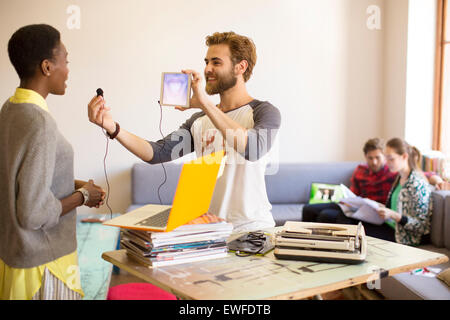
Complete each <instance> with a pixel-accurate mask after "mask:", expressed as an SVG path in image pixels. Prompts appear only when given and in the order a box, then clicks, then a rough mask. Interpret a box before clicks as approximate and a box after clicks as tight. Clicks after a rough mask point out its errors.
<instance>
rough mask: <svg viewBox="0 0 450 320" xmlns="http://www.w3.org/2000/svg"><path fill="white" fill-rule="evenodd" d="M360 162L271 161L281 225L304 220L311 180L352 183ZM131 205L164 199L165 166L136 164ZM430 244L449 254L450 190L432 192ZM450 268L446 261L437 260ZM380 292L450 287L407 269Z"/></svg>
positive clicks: (390, 294)
mask: <svg viewBox="0 0 450 320" xmlns="http://www.w3.org/2000/svg"><path fill="white" fill-rule="evenodd" d="M358 164H359V162H324V163H280V164H277V165H272V167H270V170H268V172H271V173H272V172H273V173H274V174H269V175H266V177H265V179H266V188H267V195H268V198H269V201H270V203H271V204H272V215H273V218H274V220H275V223H276V225H277V226H280V225H283V224H284V223H285V221H288V220H290V221H301V219H302V207H303V206H304V205H305V204H306V203H307V202H308V200H309V192H310V186H311V183H312V182H322V183H332V184H339V183H343V184H345V185H347V186H350V178H351V175H352V173H353V171H354V170H355V168H356V166H357V165H358ZM181 166H182V164H180V163H174V162H170V163H165V164H164V167H165V169H166V172H167V181H166V183H164V185H163V186H162V187H161V189H160V197H161V201H162V203H163V204H171V203H172V199H173V197H174V194H175V189H176V185H177V181H178V176H179V174H180V171H181ZM131 180H132V204H131V206H130V207H129V208H128V211H130V210H133V209H135V208H138V207H140V206H142V205H145V204H148V203H160V201H159V197H158V187H159V186H160V185H161V183H162V182H163V180H164V172H163V168H162V166H161V165H148V164H145V163H136V164H135V165H134V166H133V168H132V175H131ZM432 201H433V217H432V223H431V244H430V245H426V246H423V249H426V250H431V251H436V252H440V253H444V254H446V255H447V256H449V257H450V191H433V192H432ZM436 267H439V268H441V269H443V270H444V269H446V268H449V267H450V263H449V262H447V263H446V264H443V265H438V266H436ZM379 292H380V293H381V294H382V295H383V296H385V297H386V298H388V299H450V288H449V287H448V286H447V285H446V284H445V283H444V282H442V281H440V280H439V279H436V278H426V277H421V276H416V275H410V274H409V273H402V274H399V275H395V276H392V277H388V278H384V279H382V281H381V289H380V290H379Z"/></svg>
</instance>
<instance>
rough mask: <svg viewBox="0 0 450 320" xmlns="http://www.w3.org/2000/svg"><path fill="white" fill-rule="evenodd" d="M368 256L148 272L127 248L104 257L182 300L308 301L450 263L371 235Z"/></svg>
mask: <svg viewBox="0 0 450 320" xmlns="http://www.w3.org/2000/svg"><path fill="white" fill-rule="evenodd" d="M367 239H368V254H367V259H366V261H365V262H364V263H362V264H359V265H347V264H329V263H318V262H306V261H290V260H279V259H276V258H275V257H274V255H273V251H272V252H270V253H268V254H267V255H266V256H264V257H258V256H249V257H238V256H236V255H235V254H234V253H229V254H228V257H226V258H221V259H214V260H209V261H200V262H195V263H186V264H180V265H174V266H167V267H159V268H148V267H146V266H143V265H141V264H139V263H137V262H135V261H134V260H133V259H131V258H129V257H128V256H127V254H126V252H125V250H117V251H110V252H105V253H103V255H102V258H103V259H105V260H106V261H109V262H111V263H112V264H114V265H116V266H117V267H119V268H121V269H123V270H126V271H127V272H129V273H131V274H133V275H135V276H137V277H139V278H141V279H143V280H145V281H147V282H150V283H152V284H154V285H156V286H158V287H160V288H162V289H164V290H166V291H168V292H171V293H173V294H175V295H176V296H178V297H179V298H181V299H198V300H212V299H220V300H234V299H239V300H241V299H244V300H248V299H302V298H307V297H311V296H314V295H319V294H322V293H326V292H330V291H334V290H338V289H343V288H347V287H351V286H355V285H358V284H363V283H367V284H368V287H371V286H372V288H376V286H377V281H379V279H380V276H381V277H384V276H392V275H394V274H397V273H402V272H408V271H411V270H413V269H416V268H422V267H426V266H431V265H435V264H440V263H444V262H446V261H448V257H447V256H446V255H443V254H439V253H434V252H431V251H426V250H422V249H418V248H414V247H409V246H405V245H400V244H397V243H393V242H388V241H384V240H380V239H376V238H371V237H367Z"/></svg>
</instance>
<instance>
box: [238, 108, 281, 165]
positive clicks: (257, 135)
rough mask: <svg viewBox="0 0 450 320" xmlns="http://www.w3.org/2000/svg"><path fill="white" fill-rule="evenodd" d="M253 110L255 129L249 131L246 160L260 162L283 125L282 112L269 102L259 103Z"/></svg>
mask: <svg viewBox="0 0 450 320" xmlns="http://www.w3.org/2000/svg"><path fill="white" fill-rule="evenodd" d="M251 106H252V108H253V122H254V126H253V128H251V129H249V130H247V145H246V147H245V155H244V157H245V159H246V160H249V161H256V160H259V159H260V158H261V157H262V156H264V155H265V154H266V153H267V152H269V151H270V149H271V148H272V145H273V143H274V142H275V138H276V135H277V133H278V129H279V128H280V124H281V114H280V111H279V110H278V109H277V108H275V107H274V106H273V105H272V104H270V103H269V102H267V101H266V102H259V101H258V102H257V104H256V105H251Z"/></svg>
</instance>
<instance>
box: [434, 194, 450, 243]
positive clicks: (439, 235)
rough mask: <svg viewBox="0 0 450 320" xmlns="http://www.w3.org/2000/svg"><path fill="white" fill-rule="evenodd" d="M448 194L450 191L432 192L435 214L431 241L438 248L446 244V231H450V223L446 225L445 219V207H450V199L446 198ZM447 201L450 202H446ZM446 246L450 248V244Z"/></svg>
mask: <svg viewBox="0 0 450 320" xmlns="http://www.w3.org/2000/svg"><path fill="white" fill-rule="evenodd" d="M448 195H450V191H442V190H440V191H433V192H432V193H431V201H432V206H433V214H432V216H431V230H432V232H431V243H432V244H434V245H435V246H436V247H438V248H441V247H444V246H446V245H445V237H446V233H450V225H449V226H446V221H445V208H446V206H447V208H450V202H448V199H447V198H446V197H447V196H448ZM446 199H447V200H446ZM446 201H447V202H448V204H446ZM449 240H450V239H449ZM446 247H447V249H450V245H449V246H446Z"/></svg>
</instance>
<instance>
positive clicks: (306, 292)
mask: <svg viewBox="0 0 450 320" xmlns="http://www.w3.org/2000/svg"><path fill="white" fill-rule="evenodd" d="M125 251H126V250H125V249H121V250H114V251H108V252H104V253H103V254H102V259H103V260H105V261H108V262H110V263H112V264H113V265H116V266H117V267H119V268H120V269H124V270H125V271H127V272H129V273H131V274H132V275H134V276H136V277H138V278H140V279H142V280H144V281H147V282H149V283H151V284H153V285H156V286H158V287H160V288H161V289H163V290H165V291H167V292H170V293H172V294H174V295H175V296H177V298H179V299H186V300H195V298H193V297H191V296H188V295H186V294H185V293H183V292H179V291H177V290H175V289H173V288H171V287H169V286H167V285H166V284H164V283H162V282H159V281H157V280H156V279H154V278H150V277H147V276H146V275H145V274H142V273H139V272H138V271H137V270H134V269H133V268H132V267H130V266H128V265H126V264H123V263H122V262H120V261H118V260H116V259H114V257H111V256H109V255H108V254H111V253H112V254H113V255H114V254H115V253H117V254H121V253H125ZM129 260H130V261H132V260H131V259H129ZM448 260H449V259H448V257H447V256H446V255H444V254H441V256H439V257H436V258H432V259H429V260H426V261H424V262H418V263H413V264H409V265H406V266H402V267H397V268H393V269H390V270H387V271H388V275H387V276H393V275H396V274H399V273H403V272H409V271H411V270H414V269H417V268H423V267H428V266H433V265H436V264H441V263H445V262H447V261H448ZM133 263H134V264H135V266H136V267H139V268H146V269H151V267H146V266H144V265H141V264H139V263H138V262H135V261H133ZM377 278H378V273H377V272H374V273H372V274H366V275H363V276H359V277H355V278H350V279H346V280H344V281H340V282H336V283H333V284H329V285H324V286H320V287H316V288H309V289H302V290H300V291H295V292H290V293H284V294H281V295H276V296H272V297H268V298H264V300H297V299H305V298H309V297H312V296H315V295H319V294H323V293H327V292H330V291H336V290H339V289H344V288H348V287H352V286H356V285H358V284H362V283H366V282H367V281H368V280H369V279H370V280H372V281H373V280H376V279H377Z"/></svg>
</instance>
